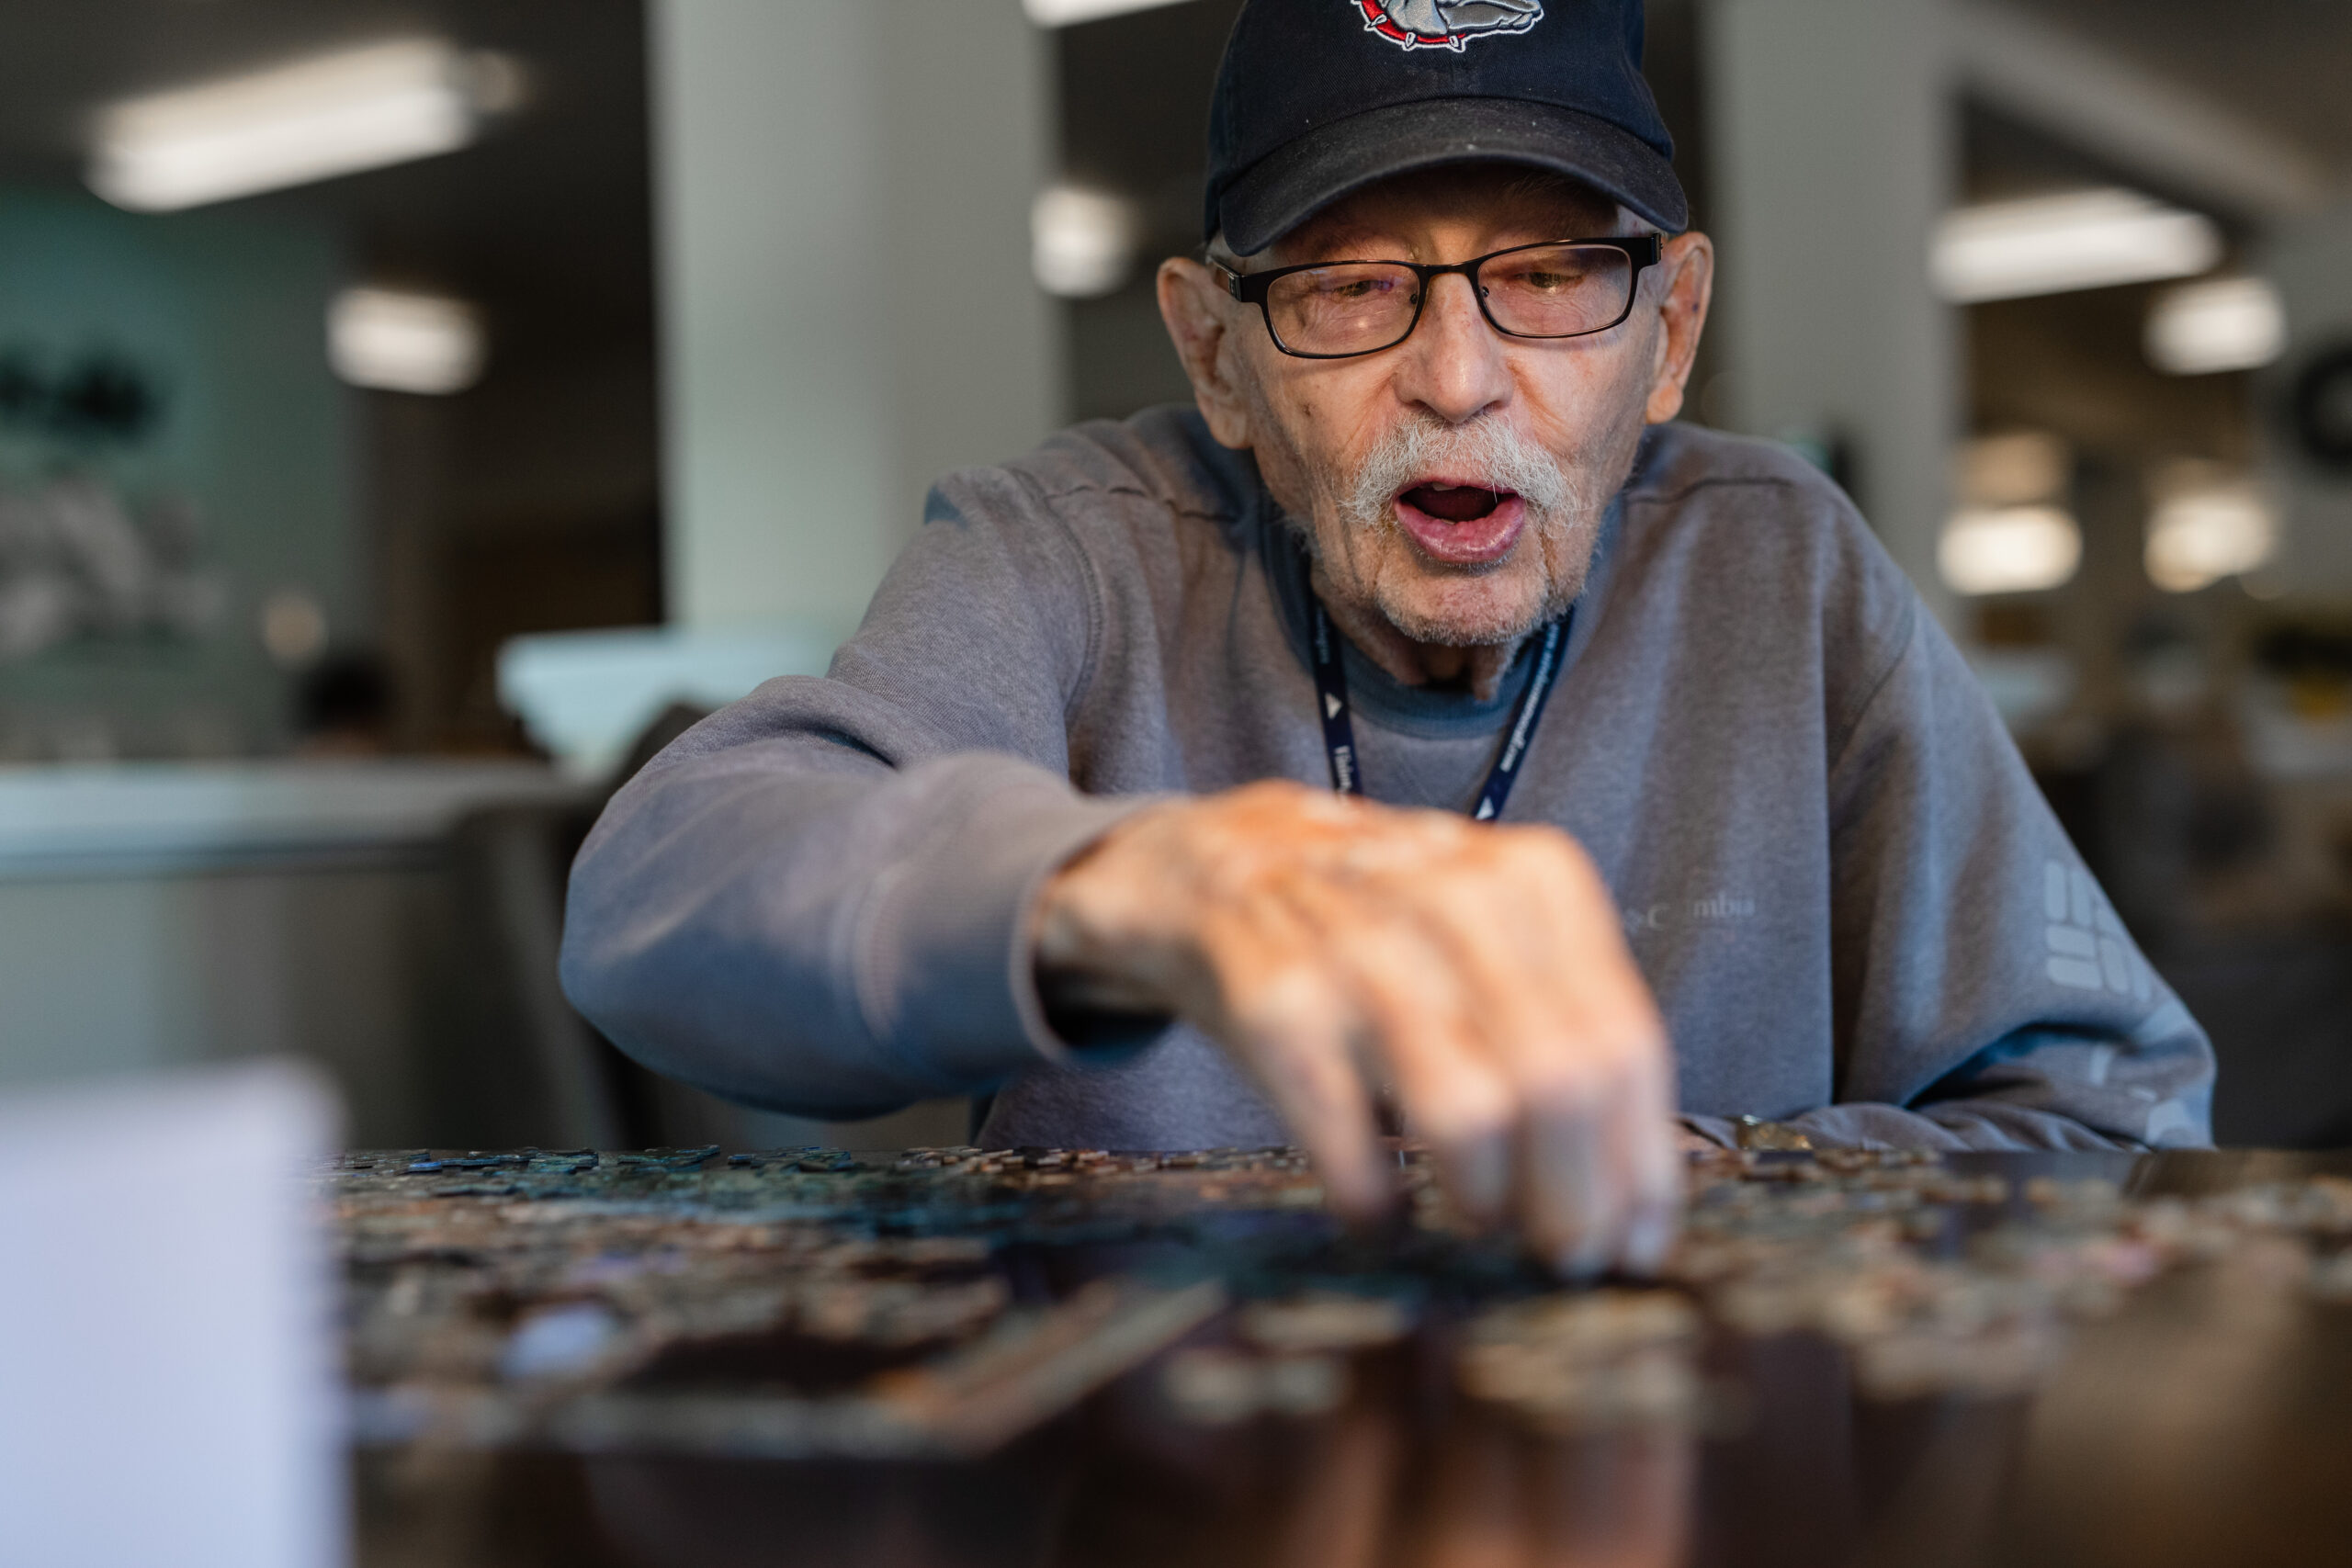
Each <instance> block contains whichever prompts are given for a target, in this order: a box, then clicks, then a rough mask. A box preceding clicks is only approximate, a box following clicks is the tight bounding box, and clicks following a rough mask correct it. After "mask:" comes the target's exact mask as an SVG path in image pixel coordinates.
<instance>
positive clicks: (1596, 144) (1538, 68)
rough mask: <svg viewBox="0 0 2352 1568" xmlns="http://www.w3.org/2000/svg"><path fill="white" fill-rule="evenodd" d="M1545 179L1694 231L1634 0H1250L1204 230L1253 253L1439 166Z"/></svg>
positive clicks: (1217, 140)
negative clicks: (1338, 208)
mask: <svg viewBox="0 0 2352 1568" xmlns="http://www.w3.org/2000/svg"><path fill="white" fill-rule="evenodd" d="M1487 162H1500V163H1507V164H1526V165H1528V166H1530V167H1532V168H1538V169H1550V170H1553V171H1554V172H1555V173H1558V174H1562V175H1568V176H1570V177H1571V178H1574V179H1577V180H1581V181H1583V182H1584V183H1585V184H1586V185H1589V186H1592V187H1594V188H1595V189H1597V190H1599V191H1600V192H1601V193H1602V194H1603V195H1605V196H1609V197H1614V198H1615V199H1616V200H1618V201H1620V202H1622V203H1623V204H1624V205H1625V206H1626V207H1627V208H1629V209H1632V210H1633V211H1634V212H1636V213H1638V214H1640V215H1641V216H1642V217H1643V218H1644V219H1646V220H1648V221H1650V222H1652V223H1654V224H1656V225H1657V227H1659V228H1660V229H1663V230H1665V231H1667V232H1668V233H1680V232H1681V231H1683V230H1685V229H1687V228H1689V227H1690V226H1691V204H1690V202H1689V200H1688V199H1687V198H1686V197H1684V196H1683V194H1682V182H1681V181H1680V180H1679V179H1677V178H1676V177H1675V174H1674V139H1673V137H1671V136H1669V135H1668V134H1667V130H1666V122H1665V121H1664V120H1662V119H1660V118H1658V112H1657V101H1656V100H1655V99H1653V98H1652V97H1651V96H1650V87H1649V84H1648V83H1647V82H1645V81H1644V80H1643V79H1642V0H1248V4H1247V5H1245V6H1243V7H1242V9H1241V15H1240V17H1239V18H1238V19H1237V20H1236V21H1235V23H1234V24H1233V36H1232V38H1230V39H1227V42H1226V46H1225V60H1224V62H1223V63H1222V64H1221V65H1219V66H1218V68H1217V76H1216V96H1215V97H1214V98H1213V99H1212V100H1211V102H1210V106H1209V186H1208V203H1207V213H1206V216H1205V226H1206V232H1207V234H1208V235H1210V236H1211V237H1214V236H1216V235H1217V234H1220V233H1222V234H1223V235H1224V236H1225V243H1227V245H1229V246H1231V247H1232V248H1233V251H1234V253H1235V254H1237V255H1245V256H1246V255H1254V254H1257V253H1258V252H1260V251H1262V250H1264V249H1265V248H1266V247H1267V246H1268V245H1271V244H1272V243H1274V242H1275V241H1276V240H1278V239H1280V238H1281V237H1282V236H1283V235H1284V234H1286V233H1288V232H1289V231H1291V230H1293V229H1295V228H1296V227H1297V226H1298V225H1299V224H1300V223H1302V222H1304V221H1305V220H1306V219H1307V218H1309V217H1311V216H1313V215H1314V214H1315V213H1316V212H1317V211H1319V210H1321V209H1323V208H1325V207H1328V206H1329V205H1330V204H1331V203H1332V202H1334V201H1337V200H1339V199H1340V197H1344V196H1348V195H1350V194H1351V193H1353V192H1355V191H1358V190H1361V189H1363V187H1364V186H1368V185H1372V184H1374V182H1376V181H1379V180H1384V179H1386V178H1388V177H1389V176H1390V175H1401V174H1406V173H1408V172H1410V171H1412V170H1415V169H1428V168H1434V167H1437V166H1439V165H1441V164H1467V163H1487Z"/></svg>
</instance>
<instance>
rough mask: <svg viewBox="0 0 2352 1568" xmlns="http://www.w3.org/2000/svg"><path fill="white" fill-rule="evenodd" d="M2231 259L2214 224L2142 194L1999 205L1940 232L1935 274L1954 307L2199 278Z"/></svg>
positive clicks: (2079, 195) (1965, 214) (2078, 195)
mask: <svg viewBox="0 0 2352 1568" xmlns="http://www.w3.org/2000/svg"><path fill="white" fill-rule="evenodd" d="M2221 259H2222V233H2221V231H2220V230H2219V229H2217V228H2216V227H2214V224H2213V221H2212V220H2211V219H2210V218H2206V217H2203V216H2201V215H2200V214H2198V213H2195V212H2188V211H2185V210H2183V209H2180V208H2177V207H2167V206H2165V204H2164V203H2163V202H2160V201H2157V200H2155V199H2154V198H2153V197H2145V196H2142V195H2141V194H2140V193H2139V192H2137V191H2129V190H2086V191H2075V192H2070V193H2068V194H2065V195H2063V196H2044V197H2031V198H2030V199H2028V200H2024V201H2002V202H1990V203H1987V204H1985V205H1984V206H1981V207H1966V208H1962V209H1960V210H1959V211H1956V212H1952V213H1949V214H1947V215H1946V216H1945V218H1944V220H1943V221H1942V222H1941V223H1940V224H1939V225H1938V226H1937V230H1936V239H1935V246H1934V254H1933V261H1932V265H1931V272H1932V274H1933V276H1934V278H1935V284H1936V289H1937V292H1939V293H1940V294H1941V295H1942V296H1943V297H1944V298H1945V299H1949V300H1951V301H1952V302H1953V303H1955V304H1962V305H1969V304H1980V303H1983V302H1985V301H1986V300H1992V299H2026V298H2029V297H2030V296H2033V295H2040V294H2064V293H2068V292H2071V291H2073V290H2075V289H2079V288H2114V287H2116V286H2117V285H2120V284H2126V283H2149V282H2153V281H2155V280H2157V279H2159V278H2166V277H2193V276H2196V275H2197V274H2199V273H2200V272H2204V271H2207V270H2208V269H2210V268H2211V267H2212V266H2213V265H2215V264H2216V263H2217V262H2219V261H2220V260H2221Z"/></svg>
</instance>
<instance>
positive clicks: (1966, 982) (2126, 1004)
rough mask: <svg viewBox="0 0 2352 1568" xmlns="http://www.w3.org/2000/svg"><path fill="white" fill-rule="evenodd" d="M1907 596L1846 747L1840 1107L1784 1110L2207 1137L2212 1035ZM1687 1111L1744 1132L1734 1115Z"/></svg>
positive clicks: (2001, 1138)
mask: <svg viewBox="0 0 2352 1568" xmlns="http://www.w3.org/2000/svg"><path fill="white" fill-rule="evenodd" d="M1887 570H1889V571H1892V570H1893V569H1892V567H1891V566H1890V567H1889V568H1888V569H1887ZM1901 592H1903V593H1904V594H1905V595H1906V596H1908V594H1909V590H1908V586H1907V584H1906V585H1903V586H1902V588H1901ZM1910 604H1911V605H1912V611H1911V613H1910V614H1909V615H1907V617H1905V629H1904V630H1903V631H1902V632H1901V633H1900V634H1899V635H1898V636H1897V637H1895V638H1894V652H1893V657H1892V659H1891V660H1887V661H1883V675H1881V676H1880V677H1879V678H1878V680H1877V682H1876V685H1875V687H1874V688H1872V689H1869V690H1867V692H1866V694H1865V695H1864V696H1863V697H1862V698H1861V700H1860V708H1859V712H1858V714H1857V716H1856V717H1855V718H1854V720H1853V722H1852V724H1851V726H1850V729H1849V731H1848V733H1847V734H1846V735H1845V737H1844V738H1843V740H1842V743H1841V744H1839V745H1838V746H1837V747H1836V749H1835V750H1833V752H1832V764H1831V771H1830V777H1829V785H1830V788H1829V812H1830V817H1829V831H1830V851H1831V892H1830V896H1831V933H1830V940H1831V968H1832V981H1833V986H1834V987H1835V992H1836V1008H1837V1015H1836V1016H1837V1039H1836V1053H1837V1103H1835V1104H1832V1105H1829V1106H1826V1107H1822V1108H1819V1109H1815V1110H1813V1111H1808V1112H1805V1113H1804V1114H1802V1115H1797V1116H1793V1117H1784V1118H1782V1119H1781V1120H1782V1122H1783V1123H1784V1124H1786V1125H1790V1126H1792V1127H1794V1128H1796V1129H1797V1130H1798V1131H1800V1132H1802V1133H1804V1134H1806V1135H1807V1136H1809V1137H1811V1138H1812V1139H1813V1140H1814V1141H1815V1143H1819V1144H1832V1145H1838V1144H1842V1145H1862V1146H1881V1147H1883V1146H1909V1147H1922V1146H1924V1147H1931V1148H1945V1149H2123V1150H2140V1149H2145V1148H2156V1147H2167V1146H2172V1147H2177V1146H2182V1145H2204V1144H2209V1143H2210V1142H2211V1101H2212V1088H2213V1054H2212V1048H2211V1045H2210V1044H2209V1043H2207V1040H2206V1037H2205V1034H2204V1032H2203V1031H2202V1030H2200V1029H2199V1027H2198V1025H2197V1023H2196V1021H2195V1020H2193V1019H2192V1018H2191V1017H2190V1016H2189V1014H2188V1010H2187V1009H2186V1008H2185V1007H2183V1006H2182V1005H2181V1002H2180V1000H2179V998H2177V997H2175V996H2174V995H2173V993H2172V991H2171V990H2170V989H2169V988H2168V987H2166V986H2165V983H2164V982H2163V980H2161V979H2160V978H2158V977H2157V976H2156V975H2155V974H2154V971H2153V970H2152V969H2151V968H2150V967H2149V964H2148V962H2147V960H2146V959H2145V958H2144V957H2143V955H2142V954H2141V953H2140V951H2139V949H2138V947H2137V945H2136V944H2135V943H2134V942H2132V940H2131V935H2130V933H2129V932H2127V931H2125V930H2124V928H2123V923H2122V922H2121V920H2120V919H2117V917H2116V914H2115V910H2114V908H2113V907H2112V906H2111V905H2110V904H2109V902H2108V900H2107V897H2106V896H2105V894H2104V893H2102V892H2101V891H2100V889H2099V887H2098V884H2097V882H2096V881H2094V880H2093V878H2092V876H2091V874H2090V873H2089V872H2088V871H2087V870H2086V868H2085V867H2084V865H2083V863H2082V860H2081V857H2080V856H2079V855H2077V854H2076V852H2075V848H2074V846H2073V844H2072V843H2070V842H2069V841H2068V840H2067V838H2066V835H2065V832H2064V829H2061V828H2060V827H2059V825H2058V822H2057V819H2056V818H2055V817H2054V816H2053V815H2052V812H2051V810H2050V808H2049V806H2048V804H2047V803H2046V802H2045V801H2044V800H2043V799H2042V796H2041V791H2040V790H2039V788H2037V787H2036V785H2035V784H2034V783H2033V780H2032V777H2031V776H2030V774H2029V773H2027V771H2026V768H2025V764H2024V761H2023V760H2022V759H2021V758H2019V757H2018V752H2017V748H2016V747H2015V746H2014V745H2013V744H2012V743H2011V742H2010V739H2009V737H2008V734H2007V730H2006V729H2005V728H2004V727H2003V726H2002V724H2001V721H2000V718H1999V716H1998V715H1996V713H1995V712H1994V710H1993V706H1992V704H1991V703H1990V701H1989V700H1987V698H1986V697H1985V693H1984V691H1983V689H1982V687H1981V686H1980V685H1979V684H1978V683H1977V682H1976V679H1975V677H1974V675H1973V673H1972V672H1971V671H1970V670H1969V669H1968V666H1967V664H1966V662H1965V661H1964V660H1962V658H1961V657H1960V654H1959V651H1958V650H1957V649H1955V648H1953V646H1952V645H1951V641H1950V639H1949V638H1947V637H1945V636H1944V634H1943V631H1942V628H1941V627H1939V626H1937V625H1936V624H1935V621H1934V619H1933V618H1932V617H1931V616H1929V615H1927V614H1926V613H1925V611H1924V609H1923V608H1921V607H1919V606H1918V604H1917V599H1916V598H1911V599H1910ZM1691 1124H1692V1125H1693V1126H1694V1127H1696V1128H1697V1129H1698V1130H1699V1131H1701V1132H1702V1133H1703V1134H1706V1135H1708V1136H1710V1137H1713V1138H1717V1139H1719V1140H1722V1141H1724V1142H1730V1141H1732V1137H1733V1134H1734V1129H1733V1127H1732V1125H1731V1123H1729V1122H1724V1121H1722V1120H1721V1119H1717V1118H1693V1119H1691Z"/></svg>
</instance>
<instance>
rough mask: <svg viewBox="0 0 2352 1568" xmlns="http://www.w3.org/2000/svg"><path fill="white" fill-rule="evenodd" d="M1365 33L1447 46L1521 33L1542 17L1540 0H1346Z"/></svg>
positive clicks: (1405, 45) (1457, 48)
mask: <svg viewBox="0 0 2352 1568" xmlns="http://www.w3.org/2000/svg"><path fill="white" fill-rule="evenodd" d="M1351 4H1353V5H1354V6H1355V7H1356V9H1357V10H1359V11H1362V12H1363V25H1364V29H1365V30H1366V31H1367V32H1375V33H1378V34H1379V35H1380V36H1381V37H1382V38H1385V39H1387V40H1388V41H1389V42H1391V43H1393V44H1395V45H1396V46H1397V48H1399V49H1450V50H1452V51H1454V52H1455V53H1456V54H1459V53H1461V52H1462V46H1463V45H1464V44H1466V43H1468V42H1469V41H1470V40H1471V39H1474V38H1485V37H1487V35H1488V34H1491V33H1523V32H1525V31H1526V30H1527V29H1528V28H1532V27H1533V26H1534V25H1535V24H1536V23H1538V22H1540V21H1542V20H1543V19H1544V6H1543V0H1351Z"/></svg>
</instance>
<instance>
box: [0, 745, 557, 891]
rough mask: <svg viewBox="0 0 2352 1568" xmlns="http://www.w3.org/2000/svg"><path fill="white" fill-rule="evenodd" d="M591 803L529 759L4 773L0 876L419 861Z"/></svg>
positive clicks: (141, 765) (122, 766) (159, 765)
mask: <svg viewBox="0 0 2352 1568" xmlns="http://www.w3.org/2000/svg"><path fill="white" fill-rule="evenodd" d="M585 798H586V795H584V793H583V791H582V788H581V786H580V785H579V784H576V783H573V782H571V781H570V780H567V779H565V778H563V777H562V776H561V775H560V774H559V773H556V771H555V770H554V769H552V768H549V767H547V766H545V765H543V764H540V763H536V762H523V761H440V760H428V759H387V760H382V761H374V760H371V761H251V762H198V763H181V762H152V763H149V762H132V763H118V764H109V765H103V766H74V765H61V766H28V767H12V768H0V879H23V878H62V877H83V876H153V875H171V874H184V873H192V872H202V871H219V870H233V869H239V868H245V867H251V868H255V869H260V868H283V867H288V866H300V865H312V864H322V865H345V864H350V863H373V862H379V861H383V860H388V859H390V860H399V859H405V858H413V857H415V856H418V855H424V854H430V853H432V852H434V851H435V847H436V846H437V844H438V843H439V840H440V839H441V837H442V835H443V834H445V833H446V832H447V830H448V829H449V827H450V825H451V824H452V823H454V822H455V821H456V820H457V819H458V818H459V817H461V816H463V815H464V814H465V813H466V812H468V811H470V810H473V809H476V808H478V807H486V806H499V805H520V804H530V803H551V802H571V801H582V800H584V799H585Z"/></svg>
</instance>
